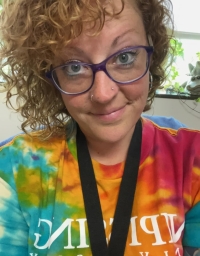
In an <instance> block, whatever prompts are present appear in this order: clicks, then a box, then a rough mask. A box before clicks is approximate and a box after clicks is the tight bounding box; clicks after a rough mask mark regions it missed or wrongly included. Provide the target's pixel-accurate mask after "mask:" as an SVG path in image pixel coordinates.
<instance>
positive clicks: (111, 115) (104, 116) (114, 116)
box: [92, 106, 125, 121]
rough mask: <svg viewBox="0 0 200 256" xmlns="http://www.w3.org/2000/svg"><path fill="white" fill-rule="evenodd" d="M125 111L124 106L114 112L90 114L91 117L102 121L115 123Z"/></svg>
mask: <svg viewBox="0 0 200 256" xmlns="http://www.w3.org/2000/svg"><path fill="white" fill-rule="evenodd" d="M124 111H125V106H123V107H121V108H118V109H116V110H111V111H105V113H92V115H93V116H94V117H96V118H98V119H100V120H102V121H116V120H118V119H120V117H121V116H122V115H123V113H124Z"/></svg>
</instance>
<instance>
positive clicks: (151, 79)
mask: <svg viewBox="0 0 200 256" xmlns="http://www.w3.org/2000/svg"><path fill="white" fill-rule="evenodd" d="M152 86H153V76H152V74H151V72H149V91H150V90H151V88H152Z"/></svg>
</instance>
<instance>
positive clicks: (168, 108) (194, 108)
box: [147, 98, 200, 130]
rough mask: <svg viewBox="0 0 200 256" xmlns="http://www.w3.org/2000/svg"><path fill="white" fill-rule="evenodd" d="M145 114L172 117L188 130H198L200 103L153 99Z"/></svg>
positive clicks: (199, 127)
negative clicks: (149, 108)
mask: <svg viewBox="0 0 200 256" xmlns="http://www.w3.org/2000/svg"><path fill="white" fill-rule="evenodd" d="M147 114H149V115H161V116H172V117H174V118H176V119H178V120H179V121H180V122H182V123H184V124H185V125H187V126H188V127H189V128H192V129H198V130H200V103H196V102H195V101H193V100H178V99H166V98H155V100H154V103H153V106H152V108H151V110H149V111H148V112H147Z"/></svg>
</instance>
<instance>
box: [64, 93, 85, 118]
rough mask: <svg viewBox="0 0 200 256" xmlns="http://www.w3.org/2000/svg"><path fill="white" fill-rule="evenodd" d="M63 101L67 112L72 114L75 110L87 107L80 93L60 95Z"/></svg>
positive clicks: (78, 110)
mask: <svg viewBox="0 0 200 256" xmlns="http://www.w3.org/2000/svg"><path fill="white" fill-rule="evenodd" d="M62 99H63V102H64V104H65V107H66V109H67V110H68V112H69V113H70V114H71V115H72V116H73V115H74V114H75V113H76V112H80V111H81V110H82V109H85V108H87V100H86V97H85V95H84V94H82V95H62Z"/></svg>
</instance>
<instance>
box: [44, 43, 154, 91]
mask: <svg viewBox="0 0 200 256" xmlns="http://www.w3.org/2000/svg"><path fill="white" fill-rule="evenodd" d="M152 53H153V47H152V46H136V47H128V48H125V49H123V50H120V51H118V52H116V53H114V54H112V55H111V56H109V57H108V58H107V59H105V60H104V61H102V62H101V63H99V64H89V63H84V62H80V61H78V60H73V61H69V62H67V63H66V64H64V65H61V66H58V67H55V68H53V69H51V70H50V71H49V72H47V73H46V77H47V78H49V79H52V81H53V83H54V85H55V86H56V87H57V89H58V90H60V91H61V92H62V93H64V94H67V95H77V94H81V93H85V92H87V91H89V90H90V88H91V87H92V86H93V83H94V79H95V74H96V72H98V71H103V72H105V73H106V75H107V76H108V77H109V78H110V79H111V80H112V81H114V82H116V83H118V84H120V85H125V84H129V83H132V82H135V81H137V80H139V79H141V78H142V77H143V76H144V75H145V74H146V73H147V71H148V69H149V64H150V56H151V54H152Z"/></svg>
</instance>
